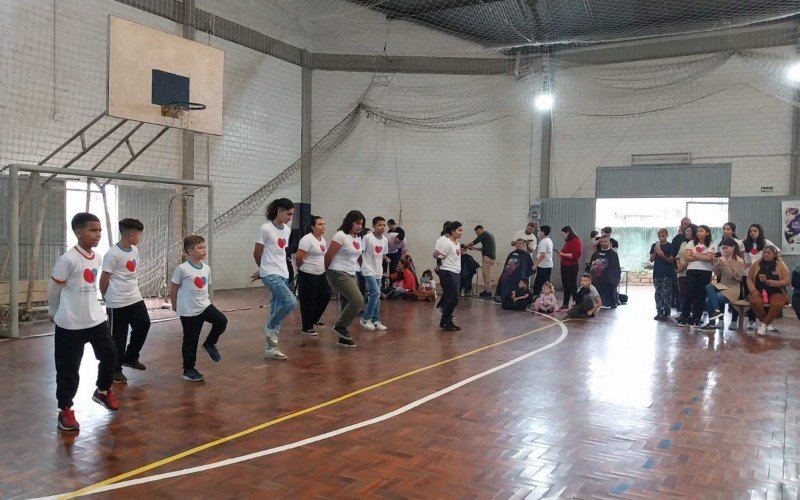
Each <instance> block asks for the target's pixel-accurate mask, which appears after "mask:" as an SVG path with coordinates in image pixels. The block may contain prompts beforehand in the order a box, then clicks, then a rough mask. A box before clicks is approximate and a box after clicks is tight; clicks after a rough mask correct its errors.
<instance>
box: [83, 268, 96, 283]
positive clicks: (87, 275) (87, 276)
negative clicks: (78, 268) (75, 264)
mask: <svg viewBox="0 0 800 500" xmlns="http://www.w3.org/2000/svg"><path fill="white" fill-rule="evenodd" d="M95 278H97V268H96V267H95V268H92V269H84V270H83V279H84V280H86V282H87V283H94V279H95Z"/></svg>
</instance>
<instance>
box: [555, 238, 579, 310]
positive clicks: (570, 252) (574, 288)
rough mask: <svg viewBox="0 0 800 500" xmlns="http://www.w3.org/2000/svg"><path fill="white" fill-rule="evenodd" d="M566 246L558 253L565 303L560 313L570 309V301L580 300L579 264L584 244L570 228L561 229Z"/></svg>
mask: <svg viewBox="0 0 800 500" xmlns="http://www.w3.org/2000/svg"><path fill="white" fill-rule="evenodd" d="M561 236H562V237H563V238H564V246H563V247H562V248H561V250H559V251H558V255H559V257H561V286H562V287H564V301H563V302H562V304H561V309H559V311H566V310H567V309H569V299H573V300H578V299H577V298H576V295H575V294H577V293H578V264H579V263H580V260H581V253H583V244H582V243H581V239H580V238H578V235H577V234H575V231H573V230H572V228H571V227H570V226H564V227H562V228H561Z"/></svg>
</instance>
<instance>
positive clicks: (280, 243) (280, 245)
mask: <svg viewBox="0 0 800 500" xmlns="http://www.w3.org/2000/svg"><path fill="white" fill-rule="evenodd" d="M285 246H286V240H285V239H283V238H278V248H281V249H283V247H285Z"/></svg>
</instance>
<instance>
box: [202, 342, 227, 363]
mask: <svg viewBox="0 0 800 500" xmlns="http://www.w3.org/2000/svg"><path fill="white" fill-rule="evenodd" d="M203 349H205V350H206V352H207V353H208V357H209V358H211V361H213V362H215V363H219V360H220V359H222V356H220V355H219V351H218V350H217V346H215V345H208V344H205V343H204V344H203Z"/></svg>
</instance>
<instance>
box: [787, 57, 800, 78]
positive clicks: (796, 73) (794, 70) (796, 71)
mask: <svg viewBox="0 0 800 500" xmlns="http://www.w3.org/2000/svg"><path fill="white" fill-rule="evenodd" d="M786 79H787V80H789V81H790V82H793V83H800V62H796V63H794V64H792V65H791V66H789V67H788V68H786Z"/></svg>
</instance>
